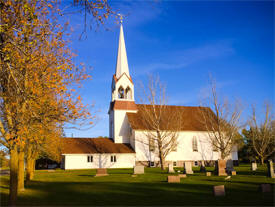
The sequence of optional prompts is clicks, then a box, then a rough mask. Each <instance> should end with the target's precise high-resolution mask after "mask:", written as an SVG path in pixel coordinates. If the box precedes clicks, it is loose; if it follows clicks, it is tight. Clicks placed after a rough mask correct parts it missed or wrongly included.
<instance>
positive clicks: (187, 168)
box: [184, 162, 193, 174]
mask: <svg viewBox="0 0 275 207" xmlns="http://www.w3.org/2000/svg"><path fill="white" fill-rule="evenodd" d="M184 170H185V173H186V174H193V170H192V162H185V163H184Z"/></svg>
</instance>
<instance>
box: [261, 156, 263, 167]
mask: <svg viewBox="0 0 275 207" xmlns="http://www.w3.org/2000/svg"><path fill="white" fill-rule="evenodd" d="M261 164H262V165H264V157H261Z"/></svg>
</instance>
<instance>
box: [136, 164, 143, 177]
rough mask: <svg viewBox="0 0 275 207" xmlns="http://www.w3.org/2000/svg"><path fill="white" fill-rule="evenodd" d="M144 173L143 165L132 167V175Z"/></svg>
mask: <svg viewBox="0 0 275 207" xmlns="http://www.w3.org/2000/svg"><path fill="white" fill-rule="evenodd" d="M136 174H144V166H141V165H138V166H135V167H134V175H136Z"/></svg>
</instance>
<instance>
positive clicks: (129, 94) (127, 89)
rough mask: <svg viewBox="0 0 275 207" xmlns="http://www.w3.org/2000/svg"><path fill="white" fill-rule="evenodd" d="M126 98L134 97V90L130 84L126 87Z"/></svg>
mask: <svg viewBox="0 0 275 207" xmlns="http://www.w3.org/2000/svg"><path fill="white" fill-rule="evenodd" d="M125 98H126V99H132V90H131V88H130V87H129V86H127V88H126V89H125Z"/></svg>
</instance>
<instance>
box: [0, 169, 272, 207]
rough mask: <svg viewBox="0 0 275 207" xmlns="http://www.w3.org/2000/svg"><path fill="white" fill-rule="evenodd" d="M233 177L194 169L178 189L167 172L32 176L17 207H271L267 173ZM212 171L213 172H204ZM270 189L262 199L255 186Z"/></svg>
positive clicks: (4, 182) (242, 172)
mask: <svg viewBox="0 0 275 207" xmlns="http://www.w3.org/2000/svg"><path fill="white" fill-rule="evenodd" d="M235 169H236V171H237V174H238V175H237V176H233V177H232V179H231V181H225V180H224V178H225V177H218V176H211V177H206V176H205V174H204V173H199V172H198V168H193V170H194V171H195V173H194V175H188V177H187V178H184V179H182V180H181V183H167V181H166V180H167V175H168V174H167V172H162V171H161V170H160V169H159V168H146V169H145V174H144V175H138V176H137V177H131V175H132V172H133V170H132V169H109V170H108V173H109V176H106V177H94V175H95V170H71V171H63V170H57V171H55V172H48V171H36V173H35V177H34V180H33V181H32V182H30V183H28V184H27V185H26V189H25V191H24V192H22V193H20V194H19V198H18V204H19V205H26V206H34V205H39V206H41V205H48V206H50V205H54V206H57V205H63V206H68V205H74V206H84V205H89V206H91V205H96V206H98V205H124V206H129V205H135V206H138V205H143V206H144V205H146V206H152V205H154V206H172V205H177V206H182V205H188V206H190V205H203V206H213V205H222V206H231V205H238V206H242V205H246V206H255V205H258V206H264V205H274V200H273V199H274V197H273V193H274V189H273V187H274V179H271V178H267V177H266V174H267V173H266V168H265V167H260V168H259V170H258V171H257V172H256V173H253V172H251V171H250V167H249V165H242V166H240V167H235ZM207 170H208V171H209V170H213V168H207ZM0 179H1V185H0V186H1V206H5V205H7V198H8V179H9V178H8V176H2V177H0ZM261 183H271V184H272V192H271V193H261V192H260V191H259V185H260V184H261ZM215 185H225V189H226V196H225V197H214V196H213V190H212V189H213V186H215Z"/></svg>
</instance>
